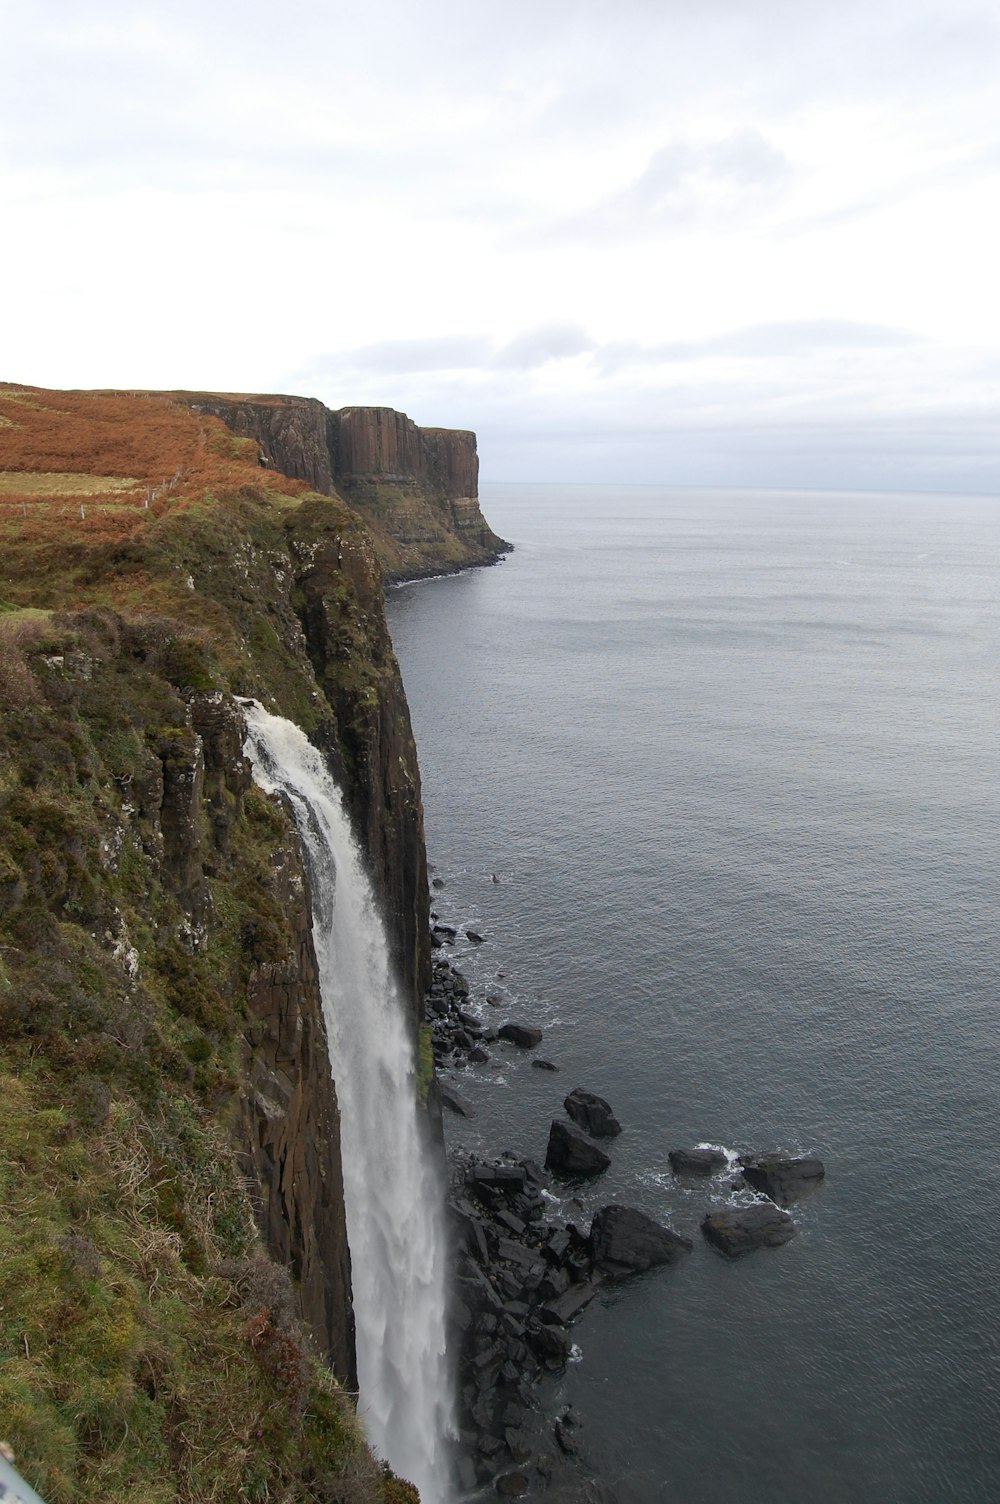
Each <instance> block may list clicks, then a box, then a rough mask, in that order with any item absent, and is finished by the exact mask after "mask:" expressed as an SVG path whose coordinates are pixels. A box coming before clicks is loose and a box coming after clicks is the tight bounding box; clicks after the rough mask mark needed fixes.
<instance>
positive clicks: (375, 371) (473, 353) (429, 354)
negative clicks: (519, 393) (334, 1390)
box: [307, 334, 494, 375]
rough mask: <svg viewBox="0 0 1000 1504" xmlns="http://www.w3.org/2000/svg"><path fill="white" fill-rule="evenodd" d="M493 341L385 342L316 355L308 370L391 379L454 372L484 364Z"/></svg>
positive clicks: (462, 338)
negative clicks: (365, 374) (366, 374)
mask: <svg viewBox="0 0 1000 1504" xmlns="http://www.w3.org/2000/svg"><path fill="white" fill-rule="evenodd" d="M493 348H494V346H493V341H492V340H490V339H487V338H486V337H485V336H483V335H476V334H458V335H434V336H429V337H428V338H426V339H384V340H379V341H378V342H377V343H375V344H371V345H361V346H359V347H357V348H356V349H353V350H344V351H341V352H338V353H336V354H328V355H317V356H314V357H313V359H312V360H311V361H309V362H308V367H307V369H309V370H312V371H315V372H332V371H337V372H339V373H348V372H359V373H361V372H365V373H370V374H372V375H379V374H381V373H388V374H390V375H396V374H404V373H410V372H419V371H456V370H466V369H468V368H469V367H470V366H480V365H484V364H486V363H487V362H488V361H489V360H490V358H491V356H492V353H493Z"/></svg>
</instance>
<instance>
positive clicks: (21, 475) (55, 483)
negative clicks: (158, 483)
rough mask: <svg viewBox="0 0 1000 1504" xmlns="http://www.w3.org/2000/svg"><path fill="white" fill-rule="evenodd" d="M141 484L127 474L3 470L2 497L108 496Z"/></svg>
mask: <svg viewBox="0 0 1000 1504" xmlns="http://www.w3.org/2000/svg"><path fill="white" fill-rule="evenodd" d="M139 485H141V482H140V481H137V480H136V479H135V478H134V476H127V475H125V476H122V475H88V474H87V473H86V472H73V471H58V470H56V471H48V470H46V471H23V470H0V497H7V496H17V497H22V496H25V497H29V496H30V497H45V496H105V495H108V494H109V493H111V492H114V491H134V490H135V488H136V487H137V486H139Z"/></svg>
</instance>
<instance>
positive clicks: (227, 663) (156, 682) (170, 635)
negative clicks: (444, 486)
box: [0, 385, 429, 1504]
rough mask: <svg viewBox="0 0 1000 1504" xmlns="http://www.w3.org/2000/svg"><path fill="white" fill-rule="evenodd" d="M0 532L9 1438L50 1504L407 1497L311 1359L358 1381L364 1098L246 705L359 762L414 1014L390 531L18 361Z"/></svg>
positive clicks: (360, 800)
mask: <svg viewBox="0 0 1000 1504" xmlns="http://www.w3.org/2000/svg"><path fill="white" fill-rule="evenodd" d="M0 544H2V557H3V565H2V568H0V768H2V777H0V896H2V899H3V902H2V904H0V1089H2V1091H3V1095H4V1102H5V1108H4V1112H3V1114H2V1115H0V1146H2V1149H3V1153H2V1154H0V1190H2V1195H0V1282H2V1285H3V1289H4V1301H3V1307H2V1309H0V1354H2V1358H3V1361H2V1363H0V1414H2V1416H3V1423H4V1438H3V1439H4V1440H6V1441H8V1442H10V1443H11V1445H12V1446H13V1448H14V1450H15V1453H16V1455H17V1460H18V1466H19V1467H20V1469H21V1471H22V1472H23V1473H24V1474H25V1476H26V1477H28V1478H29V1480H30V1481H31V1482H32V1483H34V1484H35V1485H36V1486H37V1487H38V1488H39V1489H40V1491H41V1492H42V1493H43V1495H44V1496H45V1498H46V1499H47V1500H48V1501H49V1504H71V1501H72V1504H96V1501H97V1500H107V1499H111V1498H114V1499H125V1498H134V1499H139V1498H141V1499H143V1500H150V1501H152V1500H154V1499H155V1500H156V1501H158V1504H159V1501H162V1504H167V1501H170V1500H195V1499H199V1500H201V1499H237V1498H265V1497H268V1498H271V1497H281V1498H282V1499H285V1500H287V1501H288V1504H335V1501H337V1500H340V1499H342V1498H345V1497H350V1498H351V1499H352V1500H355V1499H356V1500H357V1501H358V1504H412V1501H413V1500H414V1492H413V1490H411V1489H408V1488H407V1487H406V1485H404V1484H402V1483H401V1482H400V1481H399V1480H396V1479H393V1478H391V1477H387V1476H386V1475H385V1474H384V1473H383V1471H382V1470H381V1469H380V1468H379V1466H378V1465H377V1464H376V1463H375V1461H374V1460H373V1459H372V1458H371V1457H370V1456H369V1454H368V1453H367V1452H366V1451H365V1449H364V1447H363V1445H362V1443H361V1441H360V1437H359V1433H358V1429H357V1426H356V1423H355V1420H354V1417H353V1413H352V1409H351V1405H350V1402H349V1400H348V1398H347V1395H346V1393H345V1391H344V1390H341V1389H340V1388H338V1386H337V1384H336V1383H335V1381H334V1379H333V1377H332V1375H331V1373H330V1371H329V1369H328V1368H327V1367H325V1366H324V1365H323V1364H322V1363H320V1362H318V1361H317V1355H320V1356H322V1358H323V1359H325V1361H326V1364H329V1365H330V1367H332V1370H333V1372H334V1373H335V1374H336V1375H337V1376H338V1377H339V1378H340V1379H341V1381H342V1382H343V1383H344V1384H345V1385H346V1386H348V1387H352V1386H353V1381H354V1351H353V1333H352V1312H351V1298H350V1259H349V1253H348V1248H347V1241H346V1233H345V1222H344V1207H343V1197H342V1182H341V1168H340V1154H339V1109H338V1102H337V1096H336V1091H335V1085H334V1083H333V1082H332V1081H331V1078H330V1071H329V1064H328V1061H327V1058H326V1043H325V1026H324V1022H323V1013H322V1006H321V1000H320V996H319V989H318V977H317V965H316V956H315V954H314V950H313V942H312V933H311V925H310V915H309V903H308V877H307V874H306V872H305V871H304V868H303V864H302V859H301V854H300V850H299V844H298V839H297V836H296V834H295V830H294V826H293V824H292V822H291V820H290V817H289V816H288V814H287V813H286V811H285V810H284V808H283V807H282V805H281V804H280V802H278V801H276V800H274V799H269V798H266V797H265V796H263V795H262V794H261V793H260V791H259V790H258V789H257V788H256V787H255V786H253V785H252V783H251V781H250V777H249V770H248V766H247V763H246V760H245V758H244V757H243V753H242V746H243V720H242V711H241V708H240V696H253V697H254V698H256V699H259V700H260V701H262V702H263V703H264V704H265V705H267V706H268V708H270V709H272V710H274V711H276V712H279V713H281V714H284V715H287V716H289V717H291V718H292V719H294V720H296V721H297V722H298V723H299V724H300V725H301V726H303V727H304V728H305V729H306V730H307V731H308V733H309V734H310V736H311V738H312V739H313V740H314V742H316V743H317V744H318V745H319V746H320V747H321V748H322V749H323V750H324V752H325V753H326V755H327V758H328V760H329V761H330V762H331V764H332V765H333V766H334V768H335V769H336V770H337V772H338V775H339V779H340V782H341V784H342V787H343V789H344V792H345V796H346V800H347V803H348V806H349V808H350V810H351V812H352V815H353V817H354V825H355V830H356V832H357V834H358V836H359V838H360V840H361V843H362V845H363V847H364V849H365V850H366V852H367V855H368V858H369V863H370V868H371V871H372V875H373V877H374V880H375V884H376V887H377V889H378V891H379V893H380V896H381V899H382V903H383V909H384V912H385V914H386V916H387V922H388V927H389V929H390V932H391V938H392V942H393V946H394V951H395V959H396V961H397V964H398V967H399V971H400V974H401V976H402V978H403V980H404V984H405V986H406V989H407V992H408V994H409V996H410V997H411V999H412V1000H413V1004H414V1009H416V1005H417V999H418V998H419V997H420V996H421V995H422V991H423V988H424V986H425V984H426V981H427V973H428V970H429V952H428V940H427V927H428V901H427V890H426V865H425V860H424V847H423V829H422V817H421V810H420V790H419V776H418V772H417V767H416V756H415V749H414V746H413V739H412V735H411V732H410V724H409V716H408V713H407V709H406V702H405V698H404V696H403V693H402V688H401V685H400V681H399V675H398V669H397V666H396V662H395V657H394V655H393V653H392V647H391V643H390V640H389V636H388V632H387V630H386V626H385V620H384V616H383V613H382V574H381V569H380V564H379V559H378V557H377V555H376V552H375V548H374V545H373V543H372V540H371V538H370V536H369V534H368V532H367V531H366V529H365V527H364V525H363V523H362V522H361V520H360V519H359V517H358V516H357V515H356V513H355V512H354V511H352V510H351V508H350V507H348V506H347V505H346V504H345V502H344V501H342V500H341V499H340V498H339V497H337V496H333V495H330V496H326V495H319V494H317V493H316V491H315V490H314V489H313V490H310V488H309V486H308V485H307V484H306V483H305V482H304V481H302V480H294V479H289V478H286V477H285V476H284V475H283V474H280V473H278V472H277V471H272V470H267V469H261V467H260V465H259V463H258V444H257V442H256V440H251V439H249V438H240V437H236V436H234V435H233V434H232V433H231V432H230V431H229V430H228V429H227V428H226V427H224V426H223V424H222V423H221V422H220V421H219V420H218V419H216V418H215V417H212V416H209V415H206V414H198V413H196V412H193V411H192V410H191V409H190V407H187V406H184V405H181V404H179V403H177V402H173V401H170V400H168V399H166V398H164V397H161V396H155V395H147V396H139V395H131V396H127V395H111V394H95V393H80V392H77V393H73V392H53V391H44V390H41V389H38V388H25V387H15V386H9V385H0ZM415 1019H416V1013H415V1014H414V1022H415ZM267 1255H270V1261H269V1259H268V1257H267Z"/></svg>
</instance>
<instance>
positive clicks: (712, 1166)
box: [667, 1149, 728, 1175]
mask: <svg viewBox="0 0 1000 1504" xmlns="http://www.w3.org/2000/svg"><path fill="white" fill-rule="evenodd" d="M667 1158H668V1159H669V1160H670V1168H671V1169H672V1170H673V1172H674V1174H675V1175H718V1174H720V1173H721V1171H723V1170H724V1169H725V1168H726V1165H727V1163H728V1161H727V1159H726V1156H725V1155H724V1154H723V1152H722V1150H721V1149H671V1151H670V1153H669V1155H668V1156H667Z"/></svg>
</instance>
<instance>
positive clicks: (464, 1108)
mask: <svg viewBox="0 0 1000 1504" xmlns="http://www.w3.org/2000/svg"><path fill="white" fill-rule="evenodd" d="M441 1106H442V1107H447V1108H448V1109H449V1110H450V1111H451V1112H456V1113H457V1114H458V1116H459V1117H462V1118H471V1117H475V1113H474V1112H473V1111H472V1108H471V1107H470V1106H469V1104H468V1102H463V1101H462V1099H461V1097H459V1096H457V1095H456V1094H455V1092H453V1091H449V1090H448V1088H447V1087H445V1086H442V1087H441Z"/></svg>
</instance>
